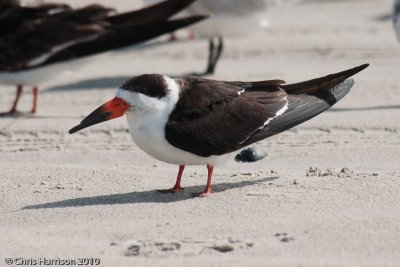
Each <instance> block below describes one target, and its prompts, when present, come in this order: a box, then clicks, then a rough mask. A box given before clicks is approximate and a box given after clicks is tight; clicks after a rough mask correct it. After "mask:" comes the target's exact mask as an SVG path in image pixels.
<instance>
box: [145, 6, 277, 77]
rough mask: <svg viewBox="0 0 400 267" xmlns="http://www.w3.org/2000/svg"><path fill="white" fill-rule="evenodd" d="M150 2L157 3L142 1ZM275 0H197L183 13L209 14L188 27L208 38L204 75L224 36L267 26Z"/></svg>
mask: <svg viewBox="0 0 400 267" xmlns="http://www.w3.org/2000/svg"><path fill="white" fill-rule="evenodd" d="M144 1H145V2H146V3H154V2H157V0H144ZM158 1H159V0H158ZM277 2H279V1H278V0H198V1H196V2H195V3H193V4H192V5H190V6H189V7H188V8H187V9H186V10H185V11H184V12H185V13H186V14H196V13H197V14H198V13H199V12H200V13H205V14H210V18H209V19H208V20H207V21H203V22H202V23H199V24H197V25H196V26H195V27H192V29H193V31H194V32H195V33H196V34H198V35H200V36H203V37H207V38H208V39H209V52H208V63H207V68H206V71H205V72H204V73H198V75H200V76H202V75H211V74H213V73H214V72H215V68H216V66H217V63H218V60H219V59H220V57H221V55H222V52H223V50H224V37H236V36H246V35H249V34H254V33H257V32H259V30H260V29H263V28H266V27H268V25H269V22H268V20H267V11H268V7H270V6H272V5H275V4H276V3H277Z"/></svg>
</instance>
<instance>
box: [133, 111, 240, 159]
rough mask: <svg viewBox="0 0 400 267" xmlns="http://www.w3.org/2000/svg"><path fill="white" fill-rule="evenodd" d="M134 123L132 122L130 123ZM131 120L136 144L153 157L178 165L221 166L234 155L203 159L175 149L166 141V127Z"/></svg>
mask: <svg viewBox="0 0 400 267" xmlns="http://www.w3.org/2000/svg"><path fill="white" fill-rule="evenodd" d="M130 121H132V122H130ZM137 122H138V121H137V120H129V119H128V123H129V131H130V134H131V136H132V139H133V141H134V142H135V144H136V145H137V146H138V147H139V148H140V149H142V150H143V151H144V152H146V154H148V155H150V156H151V157H153V158H155V159H157V160H160V161H163V162H166V163H170V164H177V165H203V164H212V165H221V164H223V163H225V161H226V158H227V157H230V158H231V159H233V157H232V155H224V156H211V157H201V156H198V155H195V154H192V153H189V152H187V151H184V150H181V149H179V148H176V147H174V146H173V145H171V144H170V143H169V142H168V141H167V140H166V139H165V134H164V133H165V132H164V126H162V127H160V125H149V124H142V125H140V123H137Z"/></svg>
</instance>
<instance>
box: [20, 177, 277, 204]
mask: <svg viewBox="0 0 400 267" xmlns="http://www.w3.org/2000/svg"><path fill="white" fill-rule="evenodd" d="M236 178H237V177H236ZM278 178H279V177H268V178H262V179H257V180H253V181H241V182H235V183H220V184H215V185H213V194H216V193H220V192H224V191H227V190H231V189H237V188H243V187H247V186H252V185H256V184H260V183H264V182H270V181H274V180H276V179H278ZM203 189H204V186H189V187H186V188H185V190H184V191H183V192H180V193H175V194H161V193H159V192H157V191H155V190H151V191H143V192H131V193H125V194H114V195H101V196H94V197H82V198H72V199H66V200H61V201H56V202H48V203H43V204H37V205H29V206H25V207H23V208H22V210H28V209H53V208H69V207H85V206H104V205H122V204H138V203H172V202H179V201H185V200H189V199H192V198H193V197H192V195H191V193H193V192H201V191H202V190H203Z"/></svg>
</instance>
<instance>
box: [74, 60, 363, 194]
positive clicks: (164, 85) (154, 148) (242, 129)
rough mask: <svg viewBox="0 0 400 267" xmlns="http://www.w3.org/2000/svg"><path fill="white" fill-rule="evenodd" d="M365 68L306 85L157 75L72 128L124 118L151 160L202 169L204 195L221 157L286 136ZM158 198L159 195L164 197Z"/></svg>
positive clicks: (128, 86) (131, 84)
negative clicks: (204, 173) (204, 168)
mask: <svg viewBox="0 0 400 267" xmlns="http://www.w3.org/2000/svg"><path fill="white" fill-rule="evenodd" d="M366 67H368V64H365V65H362V66H359V67H356V68H353V69H349V70H346V71H342V72H339V73H335V74H331V75H328V76H325V77H321V78H317V79H313V80H310V81H305V82H300V83H296V84H289V85H286V84H285V82H284V81H282V80H270V81H261V82H223V81H215V80H208V79H203V78H198V77H181V78H171V77H168V76H164V75H159V74H151V75H141V76H138V77H135V78H133V79H131V80H128V81H127V82H126V83H124V84H123V85H122V86H121V87H120V88H118V90H117V94H116V97H115V98H114V99H112V100H111V101H109V102H107V103H105V104H103V105H102V106H100V107H99V108H98V109H96V110H95V111H94V112H92V113H91V114H90V115H89V116H87V117H86V118H85V119H84V120H83V121H82V122H81V123H80V124H79V125H77V126H75V127H74V128H72V129H71V130H70V133H75V132H77V131H79V130H82V129H84V128H87V127H89V126H92V125H94V124H97V123H100V122H103V121H107V120H111V119H114V118H118V117H121V116H122V115H124V114H126V115H127V119H128V124H129V130H130V133H131V136H132V138H133V140H134V142H135V143H136V144H137V145H138V146H139V147H140V148H141V149H142V150H143V151H145V152H146V153H147V154H149V155H150V156H152V157H154V158H156V159H158V160H161V161H164V162H167V163H171V164H176V165H179V166H180V171H179V175H178V179H177V183H176V185H175V186H174V188H172V189H171V190H167V192H176V191H180V190H181V187H180V178H181V175H182V171H183V168H184V166H185V165H200V164H205V165H207V167H208V183H207V187H206V190H205V191H204V192H203V193H202V194H201V196H206V195H208V194H209V193H210V192H211V187H210V186H211V175H212V171H213V166H214V165H215V164H218V163H220V162H221V161H223V160H224V159H225V156H226V155H230V153H232V152H235V151H237V150H239V149H242V148H244V147H247V146H249V145H251V144H253V143H255V142H258V141H260V140H263V139H265V138H268V137H270V136H273V135H275V134H278V133H281V132H283V131H286V130H288V129H290V128H292V127H294V126H296V125H298V124H300V123H302V122H305V121H307V120H309V119H311V118H313V117H315V116H317V115H318V114H320V113H322V112H323V111H325V110H327V109H328V108H330V107H331V106H333V105H334V104H335V103H337V102H338V101H339V100H340V99H342V98H343V97H344V96H345V95H347V93H349V92H350V89H351V88H352V86H353V84H354V82H353V80H351V79H348V78H349V77H351V76H353V75H354V74H356V73H358V72H360V71H362V70H363V69H365V68H366ZM163 192H165V191H163Z"/></svg>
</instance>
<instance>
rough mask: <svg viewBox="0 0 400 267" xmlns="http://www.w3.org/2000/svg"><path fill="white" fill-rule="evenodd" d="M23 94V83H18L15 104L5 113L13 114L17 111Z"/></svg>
mask: <svg viewBox="0 0 400 267" xmlns="http://www.w3.org/2000/svg"><path fill="white" fill-rule="evenodd" d="M21 94H22V85H20V84H19V85H17V92H16V94H15V100H14V103H13V106H12V108H11V109H10V111H9V112H7V113H5V114H8V115H11V114H14V113H17V106H18V102H19V99H20V97H21Z"/></svg>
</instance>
